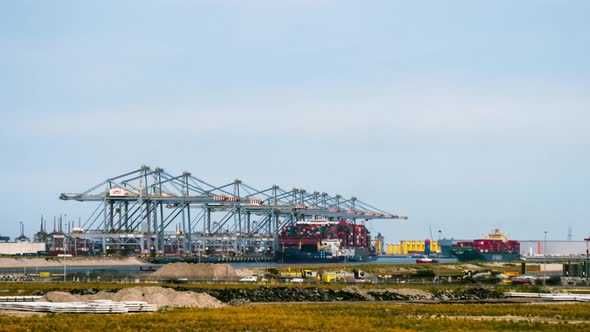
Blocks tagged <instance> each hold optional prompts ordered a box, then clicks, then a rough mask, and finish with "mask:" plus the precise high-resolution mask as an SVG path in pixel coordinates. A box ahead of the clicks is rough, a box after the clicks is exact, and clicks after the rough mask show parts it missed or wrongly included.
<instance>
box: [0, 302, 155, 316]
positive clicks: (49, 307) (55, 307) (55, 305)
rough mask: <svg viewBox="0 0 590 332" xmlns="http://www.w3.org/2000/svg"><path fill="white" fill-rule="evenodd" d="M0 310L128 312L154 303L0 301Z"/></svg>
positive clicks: (151, 308) (149, 307) (149, 308)
mask: <svg viewBox="0 0 590 332" xmlns="http://www.w3.org/2000/svg"><path fill="white" fill-rule="evenodd" d="M0 310H18V311H34V312H55V313H59V312H61V313H88V314H124V313H128V312H152V311H156V310H158V307H157V306H156V305H155V304H148V303H147V302H143V301H130V302H113V301H110V300H94V301H86V302H1V303H0Z"/></svg>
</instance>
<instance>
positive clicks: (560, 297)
mask: <svg viewBox="0 0 590 332" xmlns="http://www.w3.org/2000/svg"><path fill="white" fill-rule="evenodd" d="M504 295H505V296H506V297H521V298H541V299H543V300H544V301H575V302H590V295H588V294H551V293H521V292H506V293H504Z"/></svg>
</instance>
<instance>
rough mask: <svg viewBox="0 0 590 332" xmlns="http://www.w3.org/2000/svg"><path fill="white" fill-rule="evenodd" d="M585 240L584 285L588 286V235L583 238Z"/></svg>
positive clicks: (589, 239)
mask: <svg viewBox="0 0 590 332" xmlns="http://www.w3.org/2000/svg"><path fill="white" fill-rule="evenodd" d="M584 241H586V264H584V275H585V276H586V286H588V258H589V257H588V256H590V251H588V242H590V236H589V237H587V238H585V239H584Z"/></svg>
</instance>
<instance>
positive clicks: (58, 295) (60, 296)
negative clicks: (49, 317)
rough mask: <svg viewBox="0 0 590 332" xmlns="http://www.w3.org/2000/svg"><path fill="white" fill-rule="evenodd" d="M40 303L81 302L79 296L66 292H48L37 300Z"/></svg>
mask: <svg viewBox="0 0 590 332" xmlns="http://www.w3.org/2000/svg"><path fill="white" fill-rule="evenodd" d="M39 301H42V302H79V301H83V300H82V297H81V296H80V295H74V294H70V293H67V292H49V293H47V294H45V295H44V296H43V297H41V298H40V299H39Z"/></svg>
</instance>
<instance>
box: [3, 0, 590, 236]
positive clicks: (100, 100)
mask: <svg viewBox="0 0 590 332" xmlns="http://www.w3.org/2000/svg"><path fill="white" fill-rule="evenodd" d="M588 12H590V2H588V1H584V0H580V1H557V0H554V1H544V0H524V1H502V0H500V1H492V2H491V1H477V0H476V1H473V0H470V1H467V0H466V1H452V0H451V1H444V2H443V1H389V0H387V1H385V0H384V1H378V0H376V1H323V0H314V1H307V0H300V1H291V0H283V1H270V0H269V1H230V0H221V1H205V0H203V1H182V0H172V1H139V0H138V1H108V0H107V1H98V2H91V1H65V0H64V1H40V0H39V1H2V2H0V50H2V51H1V52H0V119H1V121H0V153H1V156H2V162H1V163H0V183H2V186H1V187H0V199H1V200H2V205H1V207H0V211H1V215H0V234H1V235H8V236H11V237H14V236H16V235H18V234H19V222H23V223H24V225H25V233H26V234H27V235H29V236H32V234H33V232H35V231H37V230H38V228H39V220H40V217H41V215H44V216H45V217H46V218H48V219H49V220H50V221H51V220H52V218H53V216H57V215H60V214H67V215H68V217H69V218H73V219H76V220H77V219H78V218H82V219H84V218H87V217H88V216H89V215H90V214H91V213H92V211H93V209H94V206H92V205H87V204H86V203H79V202H65V201H61V200H59V199H58V197H59V194H60V193H62V192H67V193H72V192H82V191H85V190H86V189H89V188H91V187H92V186H94V185H95V184H98V183H100V182H101V181H103V180H105V179H107V178H109V177H113V176H116V175H119V174H123V173H125V172H127V171H131V170H135V169H137V168H139V166H141V165H144V164H145V165H149V166H152V167H157V166H159V167H162V168H164V169H165V170H166V171H168V172H170V173H173V174H179V173H181V172H182V171H185V170H187V171H190V172H191V173H192V174H193V175H195V176H197V177H199V178H202V179H205V180H207V181H209V182H211V183H215V184H220V185H221V184H226V183H229V182H231V181H233V180H234V179H235V178H239V179H241V180H242V181H244V182H245V183H247V184H249V185H251V186H253V187H257V188H268V187H270V186H271V185H273V184H277V185H280V186H281V187H282V188H285V189H287V190H289V189H291V188H293V187H297V188H305V189H307V190H308V191H316V190H317V191H320V192H327V193H329V194H331V195H336V194H341V195H343V196H344V197H350V196H356V197H358V198H359V199H360V200H362V201H364V202H367V203H369V204H371V205H374V206H376V207H378V208H380V209H383V210H386V211H388V212H390V213H394V214H399V215H404V216H408V217H409V219H408V220H407V221H399V220H379V221H369V222H368V223H367V226H368V227H369V229H370V230H371V231H372V233H373V234H375V233H381V234H383V235H384V236H385V238H386V242H397V241H399V240H401V239H421V238H425V237H430V230H432V232H433V233H434V234H433V236H434V237H435V238H436V237H438V234H437V233H438V231H439V230H440V234H441V235H442V237H446V238H451V237H452V238H456V239H457V238H462V239H469V238H477V237H480V236H481V235H484V234H487V233H489V232H490V231H492V230H493V229H494V228H500V229H501V230H502V231H504V232H505V233H507V234H509V235H510V237H511V238H515V239H523V240H524V239H542V238H543V236H544V232H545V231H546V232H547V234H548V235H547V238H548V239H549V240H565V239H567V237H568V228H571V230H572V234H573V239H574V240H582V239H583V238H585V237H588V236H590V227H588V224H589V223H588V221H589V220H590V204H588V199H589V197H590V175H589V173H590V154H589V153H588V152H589V151H590V149H589V148H590V94H589V93H588V91H590V89H589V88H590V85H589V83H590V57H589V56H588V54H589V51H590V21H588V19H587V13H588Z"/></svg>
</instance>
